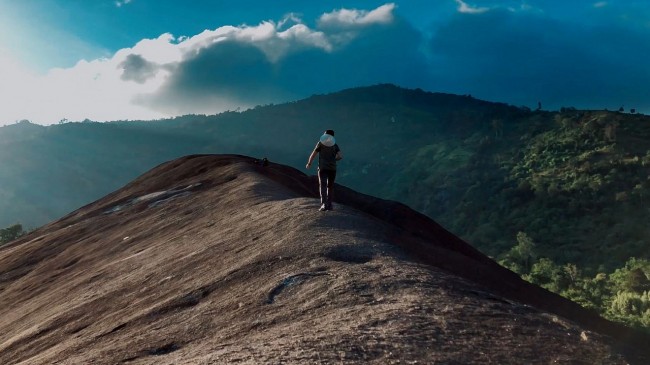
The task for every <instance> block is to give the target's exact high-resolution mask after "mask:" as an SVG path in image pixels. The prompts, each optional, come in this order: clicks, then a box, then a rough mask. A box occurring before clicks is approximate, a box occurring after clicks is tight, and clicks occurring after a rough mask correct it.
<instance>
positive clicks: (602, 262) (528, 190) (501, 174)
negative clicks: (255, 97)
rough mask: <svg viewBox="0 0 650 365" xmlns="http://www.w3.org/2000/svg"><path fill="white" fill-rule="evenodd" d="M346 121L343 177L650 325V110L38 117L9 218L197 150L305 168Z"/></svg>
mask: <svg viewBox="0 0 650 365" xmlns="http://www.w3.org/2000/svg"><path fill="white" fill-rule="evenodd" d="M330 128H331V129H334V130H335V131H336V137H337V141H338V143H339V145H340V147H341V149H342V150H343V152H344V155H345V159H344V160H343V161H342V162H341V164H340V171H339V175H338V178H337V179H338V182H339V183H341V184H344V185H348V186H350V187H352V188H354V189H356V190H359V191H362V192H364V193H367V194H371V195H376V196H380V197H382V198H388V199H393V200H398V201H401V202H404V203H406V204H408V205H409V206H411V207H413V208H415V209H417V210H419V211H421V212H423V213H425V214H427V215H428V216H430V217H432V218H433V219H435V220H436V221H438V222H440V223H441V224H442V225H443V226H445V227H447V228H448V229H449V230H451V231H452V232H454V233H456V234H458V235H460V236H461V237H463V238H465V239H466V240H467V241H468V242H470V243H471V244H472V245H474V246H475V247H477V248H479V249H481V250H482V251H483V252H485V253H487V254H489V255H491V256H492V257H494V258H495V259H497V260H500V261H501V262H502V263H503V264H504V265H506V266H508V267H510V268H511V269H513V270H515V271H517V272H519V273H520V274H522V275H524V276H526V277H528V278H529V280H531V281H533V282H536V283H538V284H540V285H544V286H546V287H547V288H549V289H551V290H555V291H558V292H563V293H564V294H565V295H566V296H569V297H571V298H573V299H575V300H578V301H581V302H582V303H583V304H585V305H587V306H593V307H594V308H600V309H601V310H602V311H605V310H610V309H611V308H612V305H613V302H614V299H615V297H616V295H617V293H618V292H619V291H620V292H624V293H633V294H634V295H636V296H637V297H638V298H637V297H634V298H633V300H637V299H638V303H641V304H637V305H635V306H634V309H633V310H632V309H625V308H627V307H625V305H623V307H624V308H623V307H622V308H623V309H621V310H620V312H621V313H622V314H625V313H628V314H630V313H632V312H634V313H636V314H634V315H635V316H636V317H635V318H637V319H638V321H637V323H642V322H640V321H641V319H640V318H643V316H646V317H645V318H646V321H647V323H646V324H645V325H650V300H648V294H647V290H649V289H650V285H647V284H648V283H650V281H648V275H650V265H648V261H647V259H648V258H650V249H649V248H650V229H649V228H648V225H647V222H648V221H649V220H650V210H649V209H648V206H650V180H649V177H650V117H647V116H644V115H639V114H627V113H620V112H609V111H579V110H575V109H573V108H570V107H569V108H564V109H563V111H561V112H549V111H543V110H537V111H531V110H530V109H528V108H526V107H514V106H509V105H506V104H500V103H490V102H486V101H481V100H477V99H475V98H472V97H471V96H458V95H449V94H439V93H429V92H425V91H422V90H407V89H402V88H399V87H396V86H393V85H378V86H372V87H365V88H356V89H349V90H344V91H342V92H338V93H333V94H329V95H316V96H313V97H310V98H308V99H305V100H301V101H297V102H292V103H286V104H281V105H267V106H259V107H256V108H254V109H251V110H247V111H242V112H239V111H231V112H226V113H222V114H219V115H216V116H203V115H189V116H184V117H179V118H174V119H169V120H160V121H150V122H143V121H117V122H111V123H93V122H88V121H87V122H85V123H66V124H61V125H54V126H48V127H43V126H36V125H33V124H31V123H26V122H23V123H18V124H15V125H10V126H7V127H3V128H0V164H2V169H0V227H6V226H9V225H12V224H15V223H21V224H22V225H23V226H24V227H27V228H29V227H34V226H37V225H42V224H45V223H46V222H48V221H49V220H52V219H54V218H57V217H60V216H62V215H63V214H65V213H67V212H69V211H71V210H73V209H75V208H78V207H79V206H81V205H84V204H86V203H89V202H91V201H92V200H94V199H97V198H99V197H101V196H103V195H105V194H107V193H109V192H111V191H113V190H115V189H117V188H119V187H120V186H122V185H123V184H125V183H126V182H128V181H130V180H132V179H133V178H135V177H136V176H137V175H139V174H141V173H143V172H144V171H146V170H148V169H150V168H151V167H153V166H155V165H157V164H159V163H162V162H164V161H167V160H170V159H173V158H175V157H179V156H182V155H186V154H191V153H235V154H243V155H250V156H254V157H260V158H261V157H267V158H269V159H270V160H271V161H277V162H281V163H285V164H289V165H292V166H294V167H297V168H301V169H304V164H305V162H306V159H307V157H308V155H309V153H310V152H311V149H312V148H313V147H314V145H315V143H316V141H317V138H318V137H319V135H320V134H321V133H322V132H323V130H325V129H330ZM309 173H314V171H313V170H312V171H310V172H309ZM631 258H636V259H637V260H636V261H635V260H630V259H631ZM626 263H627V268H625V269H624V267H625V265H626ZM616 269H620V270H623V271H619V274H618V276H616V275H613V276H612V275H611V274H612V273H613V272H614V271H615V270H616ZM639 272H640V273H641V275H639ZM599 275H600V276H599ZM603 275H604V276H603ZM635 275H636V276H635ZM633 276H634V277H635V278H636V279H630V278H632V277H633ZM603 278H605V279H603ZM614 279H616V280H614ZM630 280H632V281H633V283H632V284H630V283H631V282H630ZM634 280H636V281H634ZM628 284H629V285H628ZM644 293H645V294H644ZM631 295H632V294H631ZM644 295H645V297H644ZM603 298H605V299H603ZM644 298H645V299H644ZM635 303H637V302H635ZM612 313H613V312H612ZM612 316H615V314H612ZM643 323H645V322H643Z"/></svg>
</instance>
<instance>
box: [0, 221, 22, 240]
mask: <svg viewBox="0 0 650 365" xmlns="http://www.w3.org/2000/svg"><path fill="white" fill-rule="evenodd" d="M23 234H25V231H23V226H22V225H21V224H14V225H13V226H10V227H7V228H3V229H0V244H5V243H9V242H11V241H13V240H15V239H16V238H18V237H20V236H22V235H23Z"/></svg>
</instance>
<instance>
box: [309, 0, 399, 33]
mask: <svg viewBox="0 0 650 365" xmlns="http://www.w3.org/2000/svg"><path fill="white" fill-rule="evenodd" d="M393 10H395V4H393V3H390V4H385V5H382V6H380V7H378V8H377V9H375V10H371V11H367V10H357V9H352V10H350V9H340V10H335V11H333V12H331V13H326V14H323V15H321V17H320V19H319V21H318V26H319V28H327V27H337V28H348V27H356V26H366V25H369V24H388V23H391V22H392V21H393Z"/></svg>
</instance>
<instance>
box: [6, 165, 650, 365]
mask: <svg viewBox="0 0 650 365" xmlns="http://www.w3.org/2000/svg"><path fill="white" fill-rule="evenodd" d="M316 194H317V193H316V180H315V179H314V178H313V177H308V176H306V175H305V174H303V173H301V172H299V171H297V170H295V169H293V168H290V167H287V166H283V165H277V164H273V163H271V164H270V165H268V166H261V165H258V164H256V163H255V161H254V160H253V159H251V158H248V157H243V156H232V155H222V156H214V155H211V156H188V157H185V158H181V159H179V160H175V161H171V162H168V163H166V164H163V165H161V166H159V167H157V168H155V169H153V170H152V171H150V172H148V173H146V174H145V175H143V176H141V177H140V178H138V179H137V180H135V181H133V182H132V183H130V184H129V185H127V186H125V187H124V188H122V189H120V190H118V191H116V192H114V193H112V194H110V195H108V196H106V197H105V198H103V199H101V200H98V201H96V202H94V203H92V204H90V205H88V206H85V207H83V208H81V209H79V210H77V211H75V212H73V213H72V214H70V215H68V216H66V217H64V218H63V219H61V220H59V221H57V222H54V223H52V224H50V225H47V226H44V227H42V228H41V229H39V230H37V231H35V232H33V233H31V234H29V235H28V236H25V237H23V238H21V239H20V240H18V241H15V242H13V243H11V244H9V245H6V246H3V247H1V248H0V328H1V329H2V331H0V363H2V364H121V363H124V364H231V363H232V364H341V363H343V364H348V363H369V364H392V363H395V364H397V363H400V364H433V363H439V364H468V363H477V364H510V363H512V364H537V363H539V364H551V363H571V364H574V363H583V364H626V363H633V364H634V363H638V364H642V363H650V357H649V356H648V352H647V349H645V348H644V344H646V345H647V343H650V341H649V339H648V336H646V335H643V334H639V333H636V332H633V331H631V330H628V329H626V328H624V327H621V326H618V325H615V324H612V323H610V322H607V321H605V320H603V319H600V318H599V317H597V316H596V315H594V314H593V313H590V312H588V311H586V310H583V309H582V308H580V307H579V306H577V305H575V304H574V303H571V302H569V301H567V300H564V299H563V298H561V297H559V296H556V295H554V294H551V293H549V292H547V291H545V290H543V289H540V288H538V287H536V286H533V285H530V284H527V283H526V282H524V281H522V280H520V279H519V278H518V277H517V276H516V275H514V274H513V273H511V272H510V271H508V270H505V269H503V268H501V267H500V266H498V265H497V264H495V263H494V262H493V261H492V260H490V259H489V258H487V257H485V256H484V255H482V254H481V253H479V252H478V251H476V250H475V249H473V248H472V247H471V246H470V245H468V244H467V243H465V242H463V241H461V240H460V239H458V238H457V237H455V236H453V235H452V234H450V233H449V232H447V231H445V230H444V229H443V228H442V227H440V226H439V225H437V224H436V223H435V222H433V221H431V220H430V219H428V218H426V217H425V216H423V215H421V214H418V213H416V212H414V211H413V210H411V209H409V208H408V207H406V206H404V205H402V204H398V203H395V202H390V201H385V200H381V199H377V198H373V197H370V196H366V195H363V194H360V193H357V192H354V191H352V190H349V189H346V188H344V187H341V186H338V187H337V196H336V198H335V202H336V205H335V210H334V211H331V212H319V211H317V208H318V201H317V199H316ZM644 351H645V352H644Z"/></svg>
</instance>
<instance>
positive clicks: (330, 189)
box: [325, 170, 336, 210]
mask: <svg viewBox="0 0 650 365" xmlns="http://www.w3.org/2000/svg"><path fill="white" fill-rule="evenodd" d="M327 173H328V174H327V201H326V203H325V208H326V209H328V210H332V209H333V206H332V199H333V195H334V180H335V179H336V170H329V171H327Z"/></svg>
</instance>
